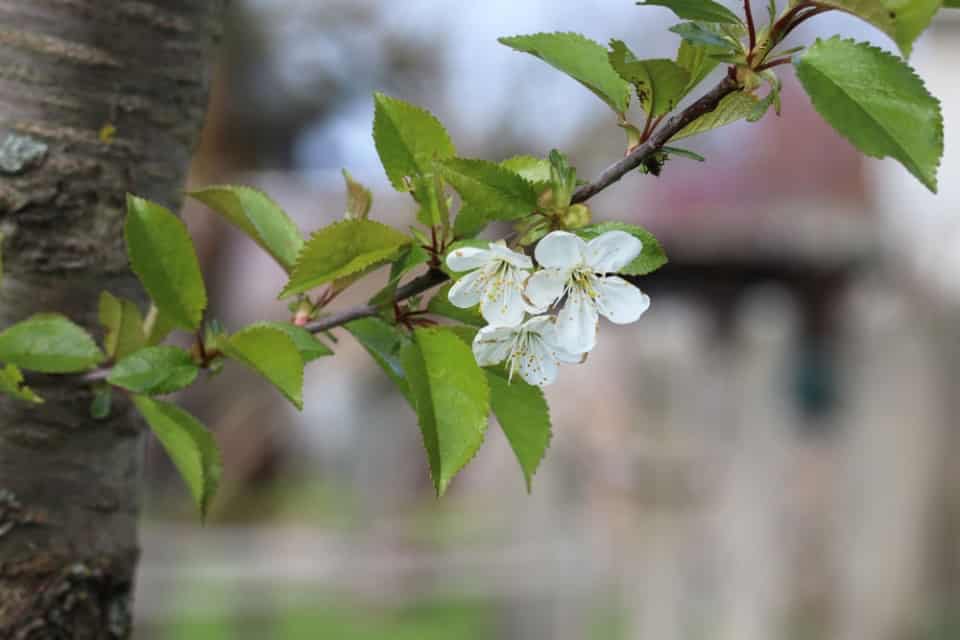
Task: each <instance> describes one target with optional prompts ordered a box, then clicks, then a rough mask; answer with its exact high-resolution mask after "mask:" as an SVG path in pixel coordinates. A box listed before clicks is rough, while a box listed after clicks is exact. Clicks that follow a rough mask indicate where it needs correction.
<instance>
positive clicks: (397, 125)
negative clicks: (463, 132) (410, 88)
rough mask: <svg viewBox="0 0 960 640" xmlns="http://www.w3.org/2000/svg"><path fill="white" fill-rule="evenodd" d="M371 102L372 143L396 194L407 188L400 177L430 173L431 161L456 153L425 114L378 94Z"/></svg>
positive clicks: (445, 133)
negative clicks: (372, 110)
mask: <svg viewBox="0 0 960 640" xmlns="http://www.w3.org/2000/svg"><path fill="white" fill-rule="evenodd" d="M373 99H374V103H375V110H374V119H373V141H374V143H375V144H376V147H377V153H378V154H380V162H381V163H382V164H383V168H384V170H385V171H386V173H387V177H388V178H389V179H390V183H391V184H392V185H393V186H394V188H395V189H397V190H398V191H409V189H410V185H408V184H407V181H406V180H404V178H407V177H410V178H413V177H415V176H418V175H421V174H424V173H431V172H432V164H433V161H434V160H436V159H441V158H450V157H452V156H453V155H455V154H456V149H455V148H454V146H453V142H451V141H450V136H449V135H447V132H446V130H445V129H444V128H443V125H442V124H440V121H439V120H437V118H436V117H434V115H433V114H432V113H430V112H429V111H426V110H424V109H421V108H420V107H416V106H414V105H412V104H409V103H407V102H404V101H402V100H397V99H396V98H391V97H389V96H386V95H384V94H382V93H376V94H374V96H373Z"/></svg>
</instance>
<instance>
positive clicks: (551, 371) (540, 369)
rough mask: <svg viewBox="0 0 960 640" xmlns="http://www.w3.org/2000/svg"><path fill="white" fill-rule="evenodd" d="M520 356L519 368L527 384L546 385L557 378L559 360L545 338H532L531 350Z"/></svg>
mask: <svg viewBox="0 0 960 640" xmlns="http://www.w3.org/2000/svg"><path fill="white" fill-rule="evenodd" d="M518 358H519V359H518V361H517V369H518V370H519V371H520V376H521V377H522V378H523V379H524V380H526V382H527V384H532V385H536V386H538V387H545V386H547V385H548V384H553V382H554V381H555V380H556V379H557V361H556V360H554V359H553V354H551V353H550V350H549V349H548V348H547V346H546V345H545V344H544V343H543V340H539V339H536V338H535V339H533V340H531V341H530V350H529V351H528V352H527V353H524V354H521V355H518Z"/></svg>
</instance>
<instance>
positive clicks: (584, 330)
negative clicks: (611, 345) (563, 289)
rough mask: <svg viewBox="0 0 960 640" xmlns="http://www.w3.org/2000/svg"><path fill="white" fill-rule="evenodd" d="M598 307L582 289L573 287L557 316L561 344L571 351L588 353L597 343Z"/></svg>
mask: <svg viewBox="0 0 960 640" xmlns="http://www.w3.org/2000/svg"><path fill="white" fill-rule="evenodd" d="M597 322H598V317H597V307H596V304H594V302H593V300H591V299H590V296H588V295H587V294H586V293H584V292H583V291H582V290H580V289H572V290H571V291H570V294H569V295H568V296H567V302H566V304H564V305H563V309H561V310H560V314H559V315H558V316H557V339H558V342H559V346H560V347H561V348H563V349H564V350H566V351H568V352H570V353H586V352H587V351H590V350H592V349H593V347H594V346H596V343H597Z"/></svg>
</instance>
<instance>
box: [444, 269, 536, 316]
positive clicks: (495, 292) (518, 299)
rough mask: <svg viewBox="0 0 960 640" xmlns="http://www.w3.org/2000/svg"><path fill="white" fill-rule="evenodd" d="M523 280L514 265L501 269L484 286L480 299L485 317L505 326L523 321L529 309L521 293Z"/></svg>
mask: <svg viewBox="0 0 960 640" xmlns="http://www.w3.org/2000/svg"><path fill="white" fill-rule="evenodd" d="M522 281H523V280H522V275H518V274H517V273H516V270H515V269H513V268H512V267H507V268H501V269H499V270H498V271H497V272H496V274H494V276H493V277H492V278H491V279H490V280H489V281H488V282H487V285H486V287H485V288H484V292H483V299H482V300H481V301H480V313H481V315H483V319H484V320H486V321H487V322H489V323H490V324H492V325H497V326H505V327H515V326H517V325H518V324H520V323H521V322H523V316H524V313H526V310H527V309H526V304H525V303H524V302H523V297H522V296H521V294H520V287H521V282H522ZM450 291H451V292H452V291H453V289H452V288H451V289H450Z"/></svg>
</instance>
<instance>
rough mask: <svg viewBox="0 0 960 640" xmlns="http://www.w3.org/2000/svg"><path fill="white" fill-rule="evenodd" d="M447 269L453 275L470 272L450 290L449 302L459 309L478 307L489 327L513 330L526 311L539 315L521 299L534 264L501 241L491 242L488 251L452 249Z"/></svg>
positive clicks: (448, 257)
mask: <svg viewBox="0 0 960 640" xmlns="http://www.w3.org/2000/svg"><path fill="white" fill-rule="evenodd" d="M447 266H448V267H450V269H451V270H452V271H470V273H468V274H467V275H465V276H463V277H462V278H460V279H459V280H457V282H456V283H454V285H453V286H452V287H451V288H450V293H449V295H448V297H449V299H450V302H451V303H452V304H453V305H455V306H457V307H460V308H461V309H469V308H470V307H473V306H476V305H477V304H479V305H480V313H481V314H482V315H483V318H484V319H485V320H486V321H487V322H489V323H490V324H491V325H495V326H516V325H518V324H520V323H521V322H523V318H524V314H525V313H526V312H527V311H531V312H536V311H538V310H537V309H534V308H533V307H532V306H531V305H529V304H528V303H527V302H526V301H525V300H524V299H523V284H524V282H525V281H526V279H527V277H528V276H529V275H530V270H531V269H532V268H533V261H532V260H530V258H529V257H527V256H525V255H523V254H522V253H517V252H516V251H512V250H511V249H508V248H507V246H506V244H504V243H503V241H500V242H491V243H490V246H489V249H478V248H475V247H462V248H460V249H455V250H453V251H451V252H450V253H449V254H448V255H447Z"/></svg>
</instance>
